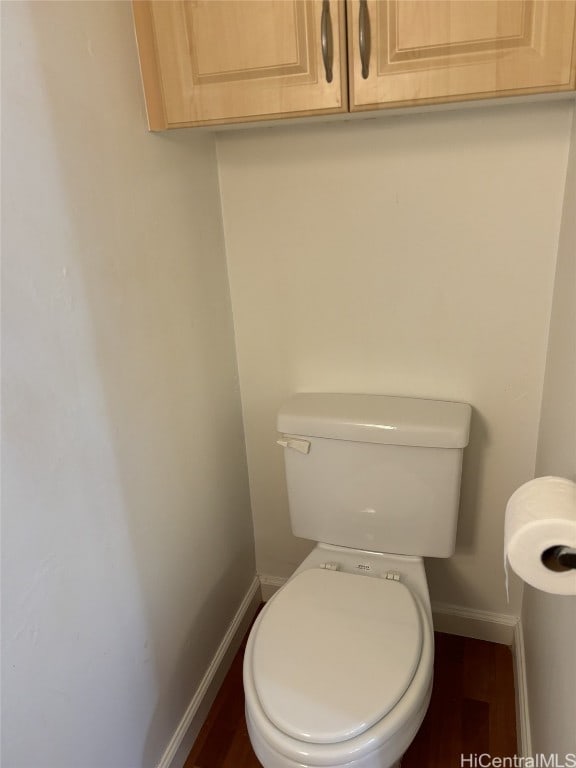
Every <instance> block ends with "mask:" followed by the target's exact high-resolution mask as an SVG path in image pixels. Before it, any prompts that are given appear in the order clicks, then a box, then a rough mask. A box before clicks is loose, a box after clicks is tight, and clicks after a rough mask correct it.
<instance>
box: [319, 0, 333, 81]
mask: <svg viewBox="0 0 576 768" xmlns="http://www.w3.org/2000/svg"><path fill="white" fill-rule="evenodd" d="M320 43H321V45H322V61H323V62H324V69H325V70H326V82H327V83H331V82H332V62H333V60H334V47H333V44H332V20H331V18H330V0H322V19H321V22H320Z"/></svg>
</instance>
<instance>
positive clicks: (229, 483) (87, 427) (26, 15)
mask: <svg viewBox="0 0 576 768" xmlns="http://www.w3.org/2000/svg"><path fill="white" fill-rule="evenodd" d="M2 11H3V24H2V33H3V39H2V55H3V62H2V63H3V90H2V99H3V104H2V106H3V118H4V122H3V126H2V144H3V147H2V149H3V173H4V177H3V185H2V191H3V202H4V221H3V243H2V246H3V247H2V253H3V258H4V274H3V289H4V296H3V314H4V317H3V330H4V338H5V341H4V348H3V377H4V379H5V389H4V437H3V448H4V456H3V459H4V468H3V476H4V488H3V496H4V498H3V512H4V535H3V574H2V587H3V610H4V616H3V624H2V630H3V681H2V682H3V685H2V694H3V707H2V714H3V739H4V744H3V754H2V758H3V760H2V764H3V765H5V766H6V768H40V766H41V768H79V767H81V768H139V767H140V766H145V767H146V768H148V767H149V766H153V765H155V764H156V762H157V761H158V759H159V757H160V755H161V753H162V751H163V750H164V748H165V747H166V744H167V742H168V740H169V738H170V737H171V736H172V733H173V731H174V729H175V728H176V726H177V724H178V723H179V721H180V718H181V717H182V715H183V714H184V711H185V709H186V707H187V706H188V704H189V702H190V700H191V698H192V696H193V694H194V693H195V691H196V689H197V686H198V683H199V681H200V679H201V677H202V675H203V674H204V672H205V670H206V668H207V666H208V664H209V662H210V660H211V658H212V656H213V654H214V652H215V650H216V648H217V646H218V644H219V642H220V641H221V640H222V637H223V635H224V632H225V630H226V628H227V627H228V625H229V622H230V620H231V619H232V617H233V615H234V613H235V611H236V610H237V608H238V606H239V604H240V601H241V600H242V598H243V597H244V595H245V593H246V591H247V589H248V587H249V585H250V583H251V582H252V579H253V577H254V573H255V570H254V559H253V540H252V531H251V520H250V511H249V501H248V488H247V475H246V466H245V454H244V447H243V433H242V424H241V415H240V406H239V395H238V391H237V380H236V378H237V374H236V369H235V356H234V346H233V331H232V319H231V313H230V306H229V295H228V287H227V277H226V266H225V258H224V248H223V238H222V230H221V220H220V208H219V197H218V184H217V176H216V162H215V153H214V145H213V139H212V138H211V137H209V136H205V135H204V136H202V135H200V136H199V135H197V134H191V133H189V132H186V133H175V134H171V135H163V136H157V135H150V134H148V133H147V131H146V129H145V117H144V109H143V104H142V97H141V86H140V81H139V73H138V64H137V55H136V48H135V42H134V34H133V30H132V19H131V6H130V4H129V3H126V2H119V3H115V2H112V3H111V2H104V3H103V2H63V3H54V2H50V3H44V2H39V3H33V4H28V3H4V4H3V6H2Z"/></svg>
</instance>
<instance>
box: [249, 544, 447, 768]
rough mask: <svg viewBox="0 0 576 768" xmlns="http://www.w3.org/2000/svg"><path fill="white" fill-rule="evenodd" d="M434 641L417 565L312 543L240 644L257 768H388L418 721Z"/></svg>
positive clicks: (428, 689) (403, 559) (428, 680)
mask: <svg viewBox="0 0 576 768" xmlns="http://www.w3.org/2000/svg"><path fill="white" fill-rule="evenodd" d="M359 559H360V560H361V564H362V565H363V566H364V568H369V569H370V571H369V573H370V575H366V571H362V572H361V573H359V572H358V570H357V568H356V566H357V565H358V562H359ZM322 566H324V567H322ZM326 566H329V567H326ZM433 642H434V641H433V631H432V622H431V612H430V602H429V599H428V590H427V587H426V577H425V573H424V567H423V563H422V560H421V558H417V557H398V556H388V555H382V554H379V553H366V552H360V551H356V550H351V549H347V548H343V547H334V546H329V545H318V546H317V547H316V549H315V550H314V551H313V552H312V554H311V555H310V556H309V557H308V558H307V559H306V560H305V561H304V563H303V564H302V565H301V566H300V568H299V569H298V570H297V572H296V573H295V575H294V576H293V577H292V578H291V579H290V581H288V582H287V584H286V585H285V586H284V587H282V589H281V590H280V591H279V592H277V593H276V595H274V597H273V598H272V599H271V600H270V601H269V602H268V603H267V605H266V606H265V608H264V609H263V611H262V612H261V614H260V616H259V617H258V619H257V621H256V622H255V624H254V626H253V628H252V631H251V633H250V637H249V640H248V645H247V648H246V653H245V657H244V690H245V698H246V720H247V724H248V730H249V734H250V739H251V742H252V745H253V747H254V751H255V752H256V755H257V757H258V759H259V760H260V762H261V763H262V765H263V766H265V768H296V767H298V768H302V766H306V767H307V768H308V767H310V766H330V768H340V766H349V768H391V766H394V765H396V763H397V761H398V760H399V758H401V756H402V755H403V754H404V752H405V750H406V749H407V747H408V746H409V744H410V743H411V741H412V739H413V738H414V736H415V734H416V733H417V731H418V729H419V727H420V725H421V723H422V720H423V718H424V715H425V714H426V710H427V707H428V703H429V700H430V694H431V689H432V666H433V657H434V645H433Z"/></svg>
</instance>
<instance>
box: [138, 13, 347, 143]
mask: <svg viewBox="0 0 576 768" xmlns="http://www.w3.org/2000/svg"><path fill="white" fill-rule="evenodd" d="M327 6H328V8H329V9H330V24H331V32H332V39H333V57H332V58H333V79H332V81H331V82H328V81H327V76H326V69H325V63H324V60H323V57H322V46H321V19H322V10H323V4H322V2H321V0H258V2H255V1H254V0H151V1H147V0H135V2H134V16H135V22H136V31H137V37H138V45H139V49H140V58H141V62H142V65H141V66H142V76H143V80H144V87H145V92H146V101H147V106H148V115H149V122H150V127H151V128H152V129H162V128H166V127H173V126H182V125H197V124H206V123H208V124H210V123H228V122H235V121H238V120H258V119H266V118H271V117H283V116H289V115H294V114H298V113H317V112H345V111H346V110H347V98H346V88H345V84H346V76H345V67H344V65H343V62H342V61H341V56H340V54H341V51H342V50H344V47H343V36H344V34H345V29H344V8H343V2H342V1H341V0H330V2H329V3H327ZM325 14H326V8H325ZM151 58H152V59H153V62H154V66H153V67H151V69H152V70H153V71H152V72H147V71H146V68H145V66H144V62H143V60H144V59H146V60H147V61H148V62H149V61H150V59H151ZM344 60H345V56H344Z"/></svg>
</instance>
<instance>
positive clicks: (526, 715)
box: [512, 621, 532, 757]
mask: <svg viewBox="0 0 576 768" xmlns="http://www.w3.org/2000/svg"><path fill="white" fill-rule="evenodd" d="M512 657H513V659H514V690H515V692H516V733H517V734H518V754H519V755H521V756H522V757H532V736H531V731H530V711H529V709H528V684H527V677H526V655H525V651H524V630H523V629H522V622H521V621H518V622H517V624H516V626H515V627H514V639H513V642H512Z"/></svg>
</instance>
